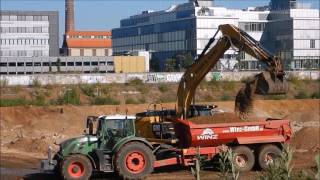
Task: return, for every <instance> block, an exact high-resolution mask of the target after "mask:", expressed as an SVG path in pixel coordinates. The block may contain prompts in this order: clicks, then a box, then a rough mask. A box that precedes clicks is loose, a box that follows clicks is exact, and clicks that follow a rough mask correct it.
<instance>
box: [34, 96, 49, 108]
mask: <svg viewBox="0 0 320 180" xmlns="http://www.w3.org/2000/svg"><path fill="white" fill-rule="evenodd" d="M30 104H32V105H35V106H45V105H47V103H46V101H45V97H44V95H42V94H38V95H36V96H35V98H34V99H32V101H31V102H30Z"/></svg>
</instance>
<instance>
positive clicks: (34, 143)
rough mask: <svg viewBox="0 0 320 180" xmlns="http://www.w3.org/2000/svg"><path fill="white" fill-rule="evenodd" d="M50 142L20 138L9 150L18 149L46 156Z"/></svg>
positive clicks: (10, 145)
mask: <svg viewBox="0 0 320 180" xmlns="http://www.w3.org/2000/svg"><path fill="white" fill-rule="evenodd" d="M48 144H49V143H48V142H47V141H46V139H40V138H37V139H30V138H20V139H18V140H17V141H13V142H11V143H10V144H9V145H8V148H9V149H18V150H22V151H25V152H35V153H42V154H46V153H47V152H48Z"/></svg>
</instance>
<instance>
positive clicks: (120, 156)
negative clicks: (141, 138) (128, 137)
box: [115, 142, 154, 179]
mask: <svg viewBox="0 0 320 180" xmlns="http://www.w3.org/2000/svg"><path fill="white" fill-rule="evenodd" d="M153 163H154V155H153V153H152V151H151V149H150V148H149V147H148V146H146V145H145V144H143V143H140V142H129V143H127V144H125V145H124V146H123V147H122V148H120V150H119V151H118V152H117V154H116V157H115V170H116V172H117V173H118V175H119V176H120V177H121V178H123V179H144V178H145V177H146V176H147V175H149V174H150V173H152V171H153Z"/></svg>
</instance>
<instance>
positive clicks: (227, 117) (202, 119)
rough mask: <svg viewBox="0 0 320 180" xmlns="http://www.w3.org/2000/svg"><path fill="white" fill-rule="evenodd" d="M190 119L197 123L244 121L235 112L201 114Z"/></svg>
mask: <svg viewBox="0 0 320 180" xmlns="http://www.w3.org/2000/svg"><path fill="white" fill-rule="evenodd" d="M188 120H189V121H191V122H193V123H195V124H212V123H235V122H243V121H244V120H241V119H240V118H239V117H238V116H237V115H236V114H234V113H217V114H214V115H213V116H199V117H194V118H190V119H188Z"/></svg>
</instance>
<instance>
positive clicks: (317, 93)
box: [311, 91, 320, 99]
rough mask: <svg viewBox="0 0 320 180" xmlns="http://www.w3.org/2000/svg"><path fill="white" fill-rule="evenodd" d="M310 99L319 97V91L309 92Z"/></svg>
mask: <svg viewBox="0 0 320 180" xmlns="http://www.w3.org/2000/svg"><path fill="white" fill-rule="evenodd" d="M311 98H312V99H320V91H318V92H314V93H312V94H311Z"/></svg>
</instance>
